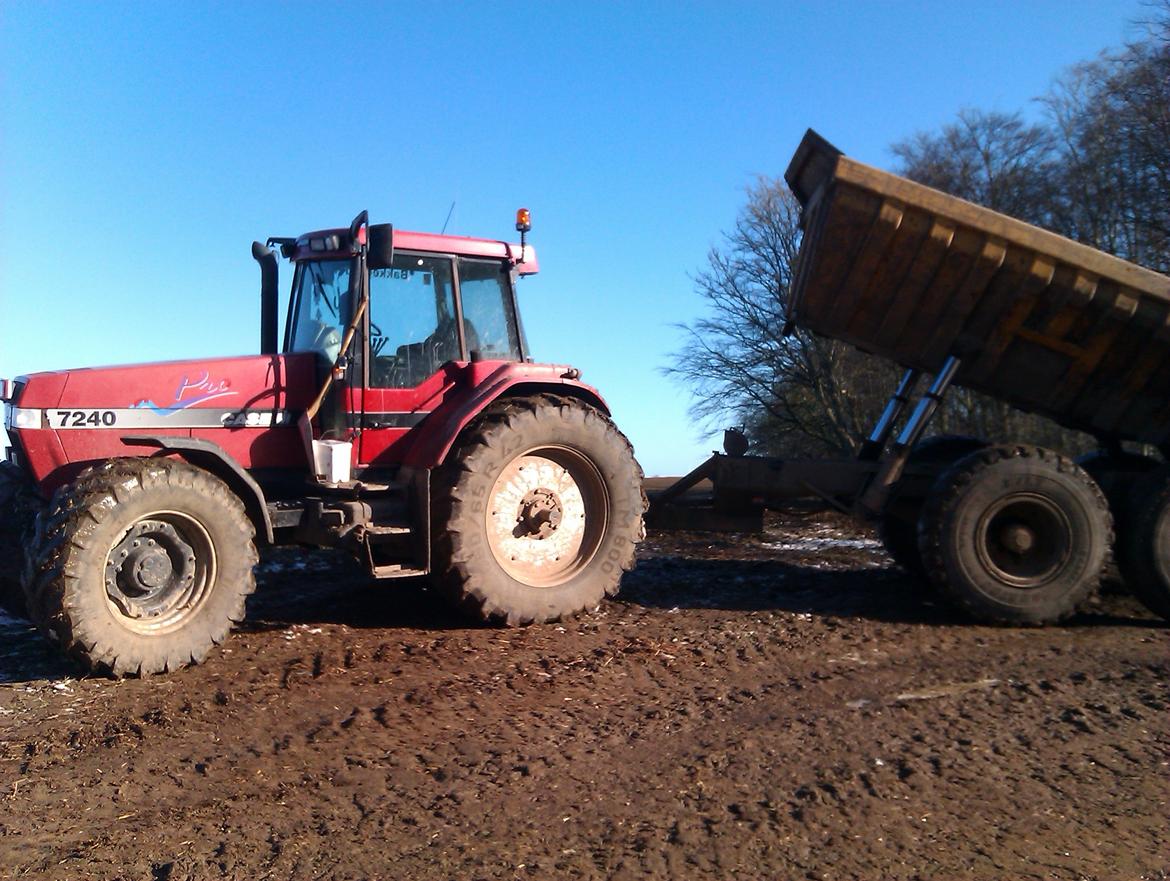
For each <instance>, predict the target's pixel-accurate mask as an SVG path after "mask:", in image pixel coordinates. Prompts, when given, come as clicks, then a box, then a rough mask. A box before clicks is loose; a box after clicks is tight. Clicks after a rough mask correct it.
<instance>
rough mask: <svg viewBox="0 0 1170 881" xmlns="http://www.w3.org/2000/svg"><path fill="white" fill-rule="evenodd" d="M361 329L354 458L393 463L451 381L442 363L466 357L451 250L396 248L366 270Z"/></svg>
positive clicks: (366, 463)
mask: <svg viewBox="0 0 1170 881" xmlns="http://www.w3.org/2000/svg"><path fill="white" fill-rule="evenodd" d="M364 336H365V343H364V347H365V358H364V377H365V388H364V389H363V390H362V391H361V392H360V394H361V398H362V400H361V411H360V417H359V419H360V425H359V426H358V427H359V428H360V431H361V441H360V444H359V451H358V461H359V464H361V465H364V466H380V465H392V464H395V463H397V462H398V461H400V460H401V458H402V455H403V453H404V452H405V443H403V438H405V436H406V435H407V433H408V432H409V431H410V429H412V428H413V427H414V426H415V425H417V424H418V423H420V422H421V421H422V420H423V419H425V418H426V417H427V416H428V415H429V414H430V413H431V411H432V410H434V409H436V408H437V407H438V406H439V404H440V403H441V402H442V400H443V398H444V396H445V395H446V394H447V393H448V392H449V391H450V390H451V388H452V386H453V385H454V379H453V371H450V370H444V369H443V365H444V364H447V363H449V362H451V361H460V360H465V358H466V349H465V340H464V338H463V330H462V321H461V316H460V314H459V311H458V307H457V301H456V297H455V268H454V260H453V258H452V257H451V256H448V255H441V254H424V253H413V252H396V253H395V255H394V261H393V263H392V264H391V265H390V266H389V267H387V268H384V269H374V270H371V271H370V303H369V308H368V311H367V320H366V326H365V334H364ZM355 415H357V414H355Z"/></svg>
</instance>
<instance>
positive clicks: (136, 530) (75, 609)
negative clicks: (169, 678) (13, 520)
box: [25, 459, 257, 676]
mask: <svg viewBox="0 0 1170 881" xmlns="http://www.w3.org/2000/svg"><path fill="white" fill-rule="evenodd" d="M253 536H254V530H253V527H252V524H251V521H250V520H249V519H248V517H247V514H246V513H245V512H244V506H243V504H242V503H241V502H240V500H239V499H238V498H237V497H236V495H235V494H234V493H233V492H232V491H231V490H230V489H228V487H227V486H226V485H225V484H224V483H223V482H222V481H221V480H219V479H218V478H216V477H214V476H213V475H211V474H209V473H207V472H206V471H203V470H201V469H198V468H195V467H194V466H192V465H189V464H187V463H185V462H176V461H173V460H170V459H115V460H111V461H108V462H105V463H103V464H102V465H100V466H97V467H94V468H91V469H87V471H85V472H83V473H82V474H81V475H80V476H79V477H78V479H77V480H76V481H74V482H73V483H72V484H70V485H68V486H65V487H63V488H62V489H60V490H58V492H57V494H56V495H55V496H54V498H53V502H52V504H51V505H50V507H49V509H48V510H46V511H45V512H44V513H43V514H42V515H41V517H40V519H39V520H38V529H37V537H36V541H35V547H34V548H33V551H32V565H31V566H30V567H29V571H28V572H27V574H26V583H25V591H26V595H27V600H28V604H29V607H30V612H31V613H32V618H33V620H34V623H36V624H37V626H38V627H39V628H40V629H41V631H42V633H44V635H45V636H46V637H47V638H48V639H49V640H50V641H52V642H55V643H57V644H58V645H59V646H60V647H61V648H62V649H64V650H65V651H66V652H67V653H68V654H69V655H71V656H72V657H74V658H75V659H76V660H77V661H78V662H80V663H81V665H82V666H83V667H85V668H86V669H87V670H100V671H108V672H110V673H112V674H113V675H115V676H124V675H127V674H138V675H145V674H149V673H161V672H164V671H173V670H177V669H179V668H181V667H186V666H188V665H189V664H192V663H197V662H199V661H200V660H202V659H203V657H204V656H205V655H206V654H207V652H208V650H209V649H210V648H211V647H212V646H213V645H216V644H218V643H221V642H223V640H224V639H225V638H226V637H227V634H228V632H229V631H230V630H231V627H232V624H233V623H235V622H237V621H241V620H243V617H244V602H245V599H246V597H247V596H248V595H249V594H251V593H252V591H253V590H255V586H256V582H255V577H254V575H253V572H252V567H253V566H254V565H255V564H256V562H257V556H256V548H255V545H254V544H253Z"/></svg>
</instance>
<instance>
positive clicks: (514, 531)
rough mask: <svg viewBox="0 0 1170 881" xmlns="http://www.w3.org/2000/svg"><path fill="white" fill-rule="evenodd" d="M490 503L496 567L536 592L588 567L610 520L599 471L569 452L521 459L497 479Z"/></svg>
mask: <svg viewBox="0 0 1170 881" xmlns="http://www.w3.org/2000/svg"><path fill="white" fill-rule="evenodd" d="M488 502H489V503H488V507H487V535H488V544H489V545H490V547H491V551H492V554H493V556H494V557H495V559H496V562H498V563H499V564H500V567H501V568H503V570H504V571H505V572H507V573H508V575H510V576H511V577H512V578H514V579H516V580H517V581H520V582H522V583H524V584H528V585H531V586H533V587H553V586H555V585H558V584H563V583H564V582H566V581H568V580H569V579H571V578H572V577H573V576H574V575H576V574H577V573H578V572H580V571H581V570H582V569H584V568H585V567H586V566H587V565H589V561H590V560H592V559H593V556H594V555H595V554H596V553H597V549H598V547H600V545H601V539H602V536H603V535H605V529H606V523H607V521H608V519H609V498H608V494H607V493H606V489H605V482H604V481H603V480H602V477H601V474H600V473H599V472H598V470H597V467H596V466H595V465H594V464H593V463H592V462H591V461H590V460H589V459H588V458H586V457H585V456H583V455H582V454H581V453H578V452H577V451H576V450H571V449H568V448H567V447H537V448H534V449H531V450H528V451H526V452H524V453H522V454H520V455H519V456H517V457H516V458H515V459H513V460H512V461H511V462H509V463H508V464H507V465H506V466H505V467H504V469H503V470H502V471H501V472H500V475H499V477H497V478H496V482H495V485H494V486H493V487H492V492H491V496H490V497H489V500H488Z"/></svg>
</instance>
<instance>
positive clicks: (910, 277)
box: [785, 132, 1170, 447]
mask: <svg viewBox="0 0 1170 881" xmlns="http://www.w3.org/2000/svg"><path fill="white" fill-rule="evenodd" d="M785 180H786V181H787V182H788V184H789V186H790V187H791V188H792V191H793V192H794V193H795V194H796V196H797V198H798V199H799V200H800V203H801V205H802V206H803V209H804V212H803V216H802V225H803V227H804V239H803V242H802V244H801V250H800V258H799V262H798V264H797V267H796V275H795V283H794V285H793V290H792V299H791V304H792V315H793V318H794V320H795V321H796V323H797V324H799V325H800V326H801V327H805V328H807V329H809V330H811V331H813V332H815V333H818V334H821V335H822V336H826V337H831V338H833V339H838V340H843V341H845V342H848V343H852V344H853V345H855V346H857V347H858V348H860V349H862V350H864V351H866V352H872V353H873V354H876V355H880V356H882V357H884V358H888V359H890V360H891V361H894V362H896V363H898V364H900V365H902V366H903V367H907V368H913V369H917V370H921V371H925V372H929V373H936V372H937V371H939V370H940V369H942V367H943V365H944V364H945V362H946V360H947V358H949V357H952V356H954V357H956V358H958V359H959V360H960V361H961V366H960V367H959V369H958V372H957V374H956V375H955V377H954V382H955V383H956V384H958V385H961V386H965V387H967V388H971V389H974V390H976V391H979V392H983V393H985V394H988V395H991V396H992V397H995V398H999V399H1000V400H1003V401H1007V402H1008V403H1011V404H1014V405H1016V406H1018V407H1020V408H1022V409H1025V410H1029V411H1032V412H1036V413H1040V414H1043V415H1044V416H1047V417H1049V418H1051V419H1053V420H1055V421H1056V422H1059V423H1061V424H1062V425H1066V426H1068V427H1070V428H1075V429H1079V430H1081V431H1085V432H1088V433H1090V434H1093V435H1096V436H1098V437H1102V438H1103V439H1117V440H1130V441H1140V442H1142V443H1148V444H1153V445H1155V446H1158V447H1163V446H1166V444H1167V443H1168V442H1170V407H1167V402H1168V399H1170V278H1168V277H1166V276H1164V275H1160V274H1158V273H1156V272H1151V271H1150V270H1148V269H1144V268H1142V267H1140V266H1135V265H1134V264H1132V263H1128V262H1126V261H1124V260H1120V259H1118V258H1116V257H1113V256H1110V255H1109V254H1105V253H1102V252H1101V251H1098V250H1095V249H1093V248H1089V247H1087V246H1085V245H1082V244H1079V243H1077V242H1074V241H1072V240H1070V239H1067V238H1064V237H1063V236H1059V235H1056V234H1055V233H1051V232H1048V231H1047V230H1043V229H1040V228H1038V227H1035V226H1032V225H1030V224H1027V223H1024V222H1022V221H1019V220H1016V219H1014V218H1011V217H1007V216H1005V215H1003V214H999V213H997V212H995V211H991V210H990V209H988V208H983V207H981V206H979V205H975V204H972V203H971V202H967V201H964V200H963V199H958V198H955V197H953V196H948V195H946V194H945V193H941V192H939V191H938V190H934V189H931V188H930V187H926V186H923V185H921V184H917V183H914V182H913V181H909V180H906V179H905V178H901V177H898V176H897V175H894V174H890V173H888V172H884V171H879V170H878V169H876V168H871V167H869V166H868V165H863V164H862V163H860V162H856V161H855V160H852V159H850V158H849V157H847V156H844V155H842V154H841V153H840V151H838V150H837V149H836V148H834V147H833V146H832V145H830V144H829V143H828V142H826V141H825V140H824V139H822V138H821V137H819V136H818V135H816V134H815V133H814V132H809V134H807V135H806V136H805V138H804V140H803V141H802V143H801V145H800V148H799V149H798V150H797V151H796V155H795V156H794V157H793V159H792V162H791V164H790V165H789V166H788V171H787V172H786V173H785Z"/></svg>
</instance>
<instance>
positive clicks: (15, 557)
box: [0, 462, 45, 618]
mask: <svg viewBox="0 0 1170 881" xmlns="http://www.w3.org/2000/svg"><path fill="white" fill-rule="evenodd" d="M44 506H45V503H44V502H43V501H42V500H41V497H40V496H39V495H37V492H36V489H35V488H34V487H33V485H32V483H31V482H30V481H29V480H28V478H27V477H26V476H25V474H24V472H23V471H21V470H20V469H19V468H17V467H16V465H14V464H13V463H11V462H0V609H3V610H4V611H5V612H8V613H9V614H10V615H15V616H16V617H18V618H24V617H26V616H27V615H28V610H27V609H26V607H25V602H24V590H23V589H22V588H21V584H20V578H21V573H22V572H23V571H24V565H25V547H27V545H28V541H29V538H30V537H31V536H32V533H33V525H34V524H35V522H36V517H37V512H38V511H39V510H40V509H41V508H43V507H44Z"/></svg>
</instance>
